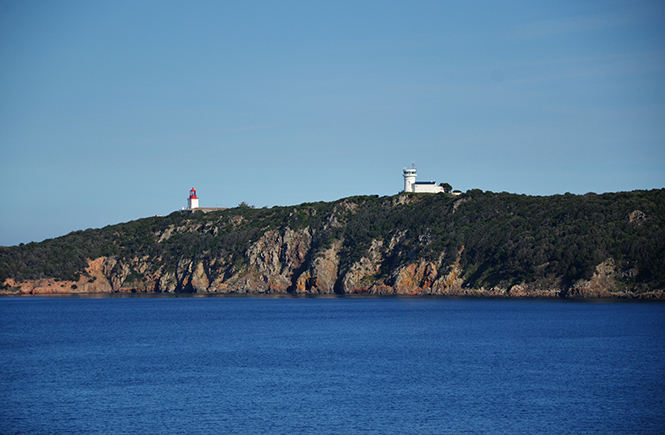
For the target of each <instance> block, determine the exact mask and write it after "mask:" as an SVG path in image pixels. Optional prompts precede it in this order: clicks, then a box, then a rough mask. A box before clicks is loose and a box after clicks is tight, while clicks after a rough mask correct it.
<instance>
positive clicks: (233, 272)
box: [0, 190, 665, 299]
mask: <svg viewBox="0 0 665 435" xmlns="http://www.w3.org/2000/svg"><path fill="white" fill-rule="evenodd" d="M664 216H665V190H652V191H636V192H622V193H614V194H604V195H595V194H587V195H582V196H578V195H570V194H566V195H555V196H550V197H532V196H525V195H514V194H507V193H498V194H497V193H492V192H482V191H479V190H473V191H469V192H467V193H465V194H463V195H460V196H457V197H455V196H451V195H447V194H443V193H441V194H436V195H418V194H401V195H397V196H392V197H382V198H378V197H376V196H363V197H352V198H345V199H342V200H339V201H335V202H330V203H323V202H321V203H308V204H301V205H299V206H295V207H274V208H271V209H267V208H265V209H253V208H250V207H247V206H240V207H237V208H233V209H228V210H222V211H217V212H211V213H205V214H204V213H191V214H190V213H180V212H175V213H173V214H171V215H169V216H167V217H155V218H147V219H140V220H137V221H133V222H128V223H125V224H119V225H113V226H109V227H105V228H102V229H97V230H86V231H79V232H75V233H72V234H69V235H67V236H63V237H60V238H57V239H51V240H47V241H44V242H41V243H31V244H28V245H24V246H14V247H3V248H0V282H2V289H1V290H0V291H1V292H2V293H3V294H59V293H62V294H71V293H117V292H158V293H235V294H247V293H254V294H256V293H270V294H279V293H284V294H304V295H306V294H374V295H395V294H403V295H450V296H492V297H568V298H599V297H601V298H610V297H623V298H657V299H663V298H665V296H664V294H665V292H664V289H665V260H664V259H665V232H664V231H663V229H664V228H665V227H664V225H665V222H664V219H665V218H664Z"/></svg>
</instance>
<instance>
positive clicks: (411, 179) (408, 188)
mask: <svg viewBox="0 0 665 435" xmlns="http://www.w3.org/2000/svg"><path fill="white" fill-rule="evenodd" d="M404 191H405V192H415V191H416V166H415V165H413V167H412V168H404Z"/></svg>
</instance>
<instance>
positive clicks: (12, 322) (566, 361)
mask: <svg viewBox="0 0 665 435" xmlns="http://www.w3.org/2000/svg"><path fill="white" fill-rule="evenodd" d="M0 367H1V372H0V433H2V434H218V433H220V434H222V433H223V434H226V433H229V434H530V435H533V434H663V433H665V304H664V303H658V302H646V303H645V302H617V301H604V302H588V301H568V300H535V299H446V298H424V297H420V298H407V297H385V298H379V297H315V298H295V297H281V298H275V297H272V298H271V297H192V296H188V297H165V296H162V297H5V298H0Z"/></svg>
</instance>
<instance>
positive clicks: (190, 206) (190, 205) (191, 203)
mask: <svg viewBox="0 0 665 435" xmlns="http://www.w3.org/2000/svg"><path fill="white" fill-rule="evenodd" d="M195 208H199V198H198V197H197V196H196V190H194V188H193V187H192V190H190V191H189V198H188V199H187V210H194V209H195Z"/></svg>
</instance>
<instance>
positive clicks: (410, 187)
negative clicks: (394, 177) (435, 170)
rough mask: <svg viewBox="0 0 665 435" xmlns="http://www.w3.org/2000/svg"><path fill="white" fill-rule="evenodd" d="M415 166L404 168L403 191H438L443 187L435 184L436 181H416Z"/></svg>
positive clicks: (441, 190)
mask: <svg viewBox="0 0 665 435" xmlns="http://www.w3.org/2000/svg"><path fill="white" fill-rule="evenodd" d="M416 176H417V173H416V168H415V166H414V167H413V168H404V192H414V193H439V192H443V187H441V186H437V184H436V181H416Z"/></svg>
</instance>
